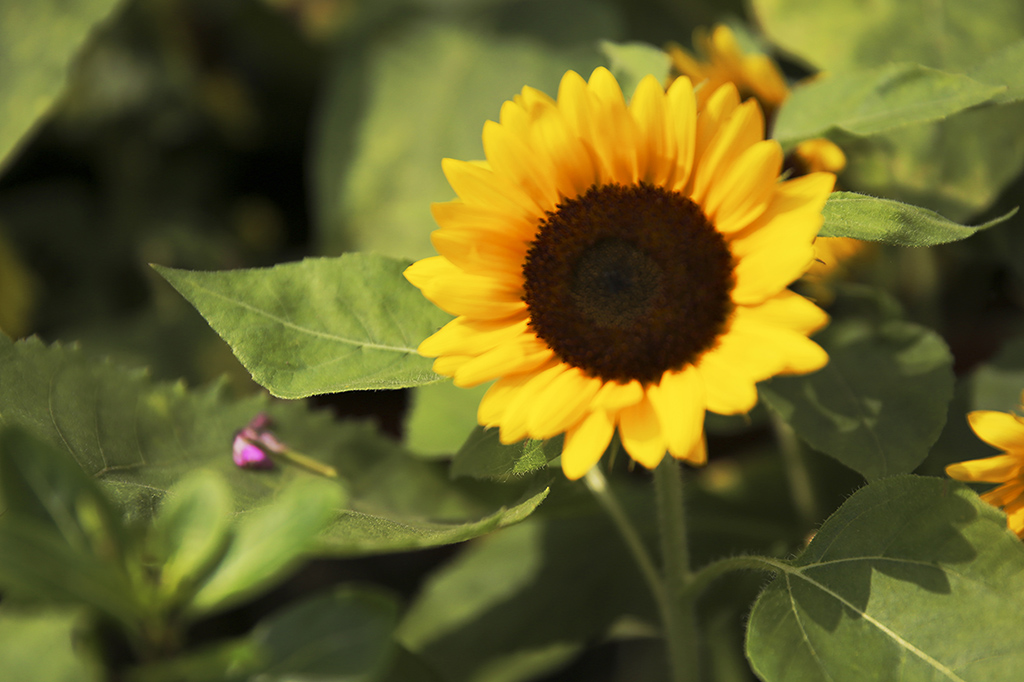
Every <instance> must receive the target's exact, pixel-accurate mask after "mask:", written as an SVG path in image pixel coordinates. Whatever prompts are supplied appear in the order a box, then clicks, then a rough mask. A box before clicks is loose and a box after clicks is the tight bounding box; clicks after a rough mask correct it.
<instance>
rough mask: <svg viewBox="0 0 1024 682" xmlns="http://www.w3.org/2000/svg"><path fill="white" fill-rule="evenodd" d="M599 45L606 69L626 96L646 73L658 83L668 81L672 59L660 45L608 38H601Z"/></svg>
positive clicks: (628, 95) (630, 93)
mask: <svg viewBox="0 0 1024 682" xmlns="http://www.w3.org/2000/svg"><path fill="white" fill-rule="evenodd" d="M600 47H601V52H602V53H604V56H605V57H607V59H608V70H609V71H611V72H612V74H614V75H615V79H616V80H617V81H619V85H620V86H621V87H622V92H623V94H625V96H626V97H627V98H628V97H631V96H632V94H633V91H634V90H636V86H637V85H639V84H640V81H642V80H643V79H644V77H645V76H647V75H652V76H654V77H655V78H657V79H658V82H659V83H662V84H664V83H667V82H668V76H669V68H670V67H671V66H672V59H671V58H670V57H669V56H668V53H667V52H665V50H663V49H661V48H660V47H655V46H654V45H651V44H649V43H642V42H631V43H613V42H612V41H610V40H602V41H601V43H600Z"/></svg>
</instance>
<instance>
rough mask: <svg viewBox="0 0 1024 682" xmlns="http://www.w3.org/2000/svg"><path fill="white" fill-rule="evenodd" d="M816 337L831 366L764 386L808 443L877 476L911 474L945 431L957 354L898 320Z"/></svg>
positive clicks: (853, 325)
mask: <svg viewBox="0 0 1024 682" xmlns="http://www.w3.org/2000/svg"><path fill="white" fill-rule="evenodd" d="M815 340H816V341H818V343H820V344H821V346H822V347H823V348H824V349H825V350H826V351H828V354H829V363H828V364H827V365H826V366H825V367H824V368H823V369H820V370H818V371H817V372H815V373H813V374H809V375H806V376H799V377H785V376H780V377H775V378H774V379H772V380H771V381H768V382H765V383H763V384H761V385H760V386H759V392H760V394H761V396H762V397H763V398H764V400H765V403H766V404H767V405H768V407H769V408H771V409H772V410H773V411H775V412H776V413H777V414H779V415H780V416H781V417H782V418H783V419H784V420H785V421H786V422H788V423H789V424H790V426H792V427H793V429H794V430H795V431H796V432H797V434H798V435H799V436H800V437H801V438H803V439H804V440H805V441H807V443H809V444H810V445H811V447H813V448H815V449H816V450H819V451H821V452H824V453H825V454H828V455H830V456H832V457H834V458H836V459H838V460H839V461H840V462H842V463H843V464H845V465H846V466H848V467H850V468H851V469H854V470H855V471H857V472H859V473H860V474H861V475H863V476H864V477H865V478H867V479H869V480H872V479H876V478H881V477H883V476H892V475H894V474H900V473H907V472H910V471H913V470H914V468H915V467H917V465H918V464H920V463H921V462H922V460H924V458H925V457H926V456H927V455H928V450H929V448H930V447H931V445H932V444H933V443H934V442H935V440H936V439H937V438H938V437H939V434H940V433H941V431H942V427H943V424H945V422H946V410H947V407H948V405H949V401H950V399H951V398H952V396H953V382H954V379H953V370H952V365H953V358H952V356H951V355H950V352H949V348H947V347H946V344H945V342H943V340H942V338H941V337H939V335H938V334H936V333H935V332H933V331H931V330H929V329H927V328H925V327H922V326H920V325H917V324H914V323H912V322H906V321H904V320H900V319H888V320H882V321H877V322H874V321H868V320H863V319H848V320H843V321H837V322H834V323H833V324H832V326H830V327H827V328H826V329H825V331H823V332H821V333H819V334H818V335H817V336H816V337H815Z"/></svg>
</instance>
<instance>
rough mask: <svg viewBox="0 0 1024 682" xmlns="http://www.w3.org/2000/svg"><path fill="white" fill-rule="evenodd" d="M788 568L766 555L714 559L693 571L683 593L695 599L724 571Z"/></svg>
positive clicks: (768, 570)
mask: <svg viewBox="0 0 1024 682" xmlns="http://www.w3.org/2000/svg"><path fill="white" fill-rule="evenodd" d="M787 568H789V566H788V564H785V563H783V562H781V561H779V560H778V559H773V558H771V557H766V556H758V555H745V556H734V557H729V558H728V559H719V560H718V561H714V562H712V563H710V564H708V565H706V566H704V567H703V568H701V569H700V570H699V571H697V572H695V573H694V574H693V575H692V578H691V579H690V582H689V583H688V584H687V586H686V590H685V595H684V596H686V597H688V598H690V599H696V598H697V597H699V596H700V595H701V593H703V592H704V590H705V589H707V586H708V585H710V584H711V583H712V582H713V581H714V580H716V579H718V578H720V577H721V576H723V575H725V574H726V573H731V572H733V571H767V572H769V573H780V572H782V571H785V570H786V569H787Z"/></svg>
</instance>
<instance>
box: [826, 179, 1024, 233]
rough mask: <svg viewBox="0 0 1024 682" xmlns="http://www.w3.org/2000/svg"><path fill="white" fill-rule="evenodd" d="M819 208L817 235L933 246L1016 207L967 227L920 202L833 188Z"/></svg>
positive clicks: (982, 227)
mask: <svg viewBox="0 0 1024 682" xmlns="http://www.w3.org/2000/svg"><path fill="white" fill-rule="evenodd" d="M822 212H823V213H824V215H825V224H824V225H823V226H822V228H821V231H820V232H819V233H818V236H821V237H853V238H854V239H863V240H865V241H873V242H882V243H883V244H893V245H895V246H933V245H935V244H946V243H949V242H955V241H959V240H961V239H966V238H967V237H970V236H971V235H973V234H976V233H977V232H980V231H981V230H985V229H988V228H990V227H992V226H994V225H998V224H999V223H1002V222H1004V221H1006V220H1009V219H1010V218H1011V217H1012V216H1013V215H1014V214H1015V213H1016V212H1017V209H1014V210H1012V211H1010V212H1009V213H1007V214H1006V215H1003V216H1000V217H999V218H996V219H994V220H990V221H989V222H987V223H984V224H982V225H977V226H975V227H968V226H966V225H960V224H958V223H955V222H953V221H952V220H948V219H946V218H943V217H942V216H941V215H939V214H938V213H936V212H934V211H929V210H928V209H925V208H921V207H920V206H911V205H910V204H904V203H902V202H899V201H894V200H892V199H879V198H878V197H869V196H865V195H863V194H855V193H854V192H833V193H832V195H831V196H830V197H829V199H828V202H826V204H825V209H824V210H823V211H822Z"/></svg>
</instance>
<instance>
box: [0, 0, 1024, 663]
mask: <svg viewBox="0 0 1024 682" xmlns="http://www.w3.org/2000/svg"><path fill="white" fill-rule="evenodd" d="M1022 8H1024V6H1022V5H1021V4H1020V3H1019V2H1017V0H985V2H982V3H979V2H976V0H944V1H943V2H941V3H938V6H937V7H936V5H935V3H921V2H904V1H903V0H880V1H879V2H875V3H871V4H870V6H868V5H864V4H863V3H850V2H847V1H846V0H814V1H813V2H812V1H811V0H753V1H752V2H751V3H749V6H745V5H743V4H742V3H740V2H726V3H719V2H711V1H710V0H708V1H706V2H702V1H695V2H683V1H681V0H645V1H644V2H632V1H630V0H383V1H381V0H224V1H222V2H205V1H204V0H121V1H120V2H111V1H110V0H40V1H38V2H31V3H26V2H22V1H21V0H0V172H2V175H0V329H2V330H3V332H4V333H0V509H2V510H3V512H2V514H0V595H2V601H0V679H3V680H13V681H21V680H26V681H27V680H38V679H47V680H50V679H52V680H64V679H66V680H96V681H99V680H109V679H118V680H121V679H124V680H132V681H135V682H157V681H161V680H182V679H187V680H221V679H228V680H250V679H259V680H284V679H332V680H346V681H353V680H359V681H360V682H378V681H387V682H398V681H403V682H419V681H424V682H427V681H443V682H448V681H451V682H462V681H466V682H469V681H473V682H492V681H493V682H498V681H502V682H514V681H518V680H523V681H525V680H576V679H579V680H584V679H585V680H598V681H601V680H607V681H609V682H612V681H614V682H619V681H622V682H625V681H629V682H647V681H650V682H655V681H658V680H663V679H666V675H667V672H666V669H665V663H664V651H663V646H662V644H661V640H660V639H659V633H658V623H657V610H656V607H655V604H653V602H652V600H651V596H650V595H649V594H648V592H647V590H646V588H645V585H644V584H643V580H642V577H641V575H640V574H639V573H638V571H637V569H636V567H635V566H634V565H633V563H632V561H631V559H630V557H629V555H628V553H627V550H626V547H625V545H623V543H622V541H621V540H620V539H619V537H618V536H617V535H616V533H615V529H614V527H613V526H612V525H611V523H610V522H609V521H608V519H607V518H606V517H605V516H604V514H603V513H602V511H601V509H600V508H599V506H598V505H597V504H596V503H595V502H594V501H593V499H591V497H590V496H589V495H588V493H587V491H586V490H585V489H583V488H582V486H581V485H579V484H571V483H569V482H567V481H565V480H564V479H563V478H562V477H561V475H560V473H559V472H558V465H557V461H556V459H555V458H557V456H558V453H559V451H560V445H561V444H560V442H559V441H558V440H557V439H556V440H554V441H550V442H548V443H541V442H536V441H526V442H524V443H519V444H514V445H511V446H505V445H501V444H500V443H499V442H498V441H497V438H496V436H495V434H494V432H492V431H484V430H483V429H480V428H478V427H476V425H475V410H476V405H477V403H478V401H479V396H480V395H481V390H482V389H478V390H473V391H466V390H462V389H456V388H454V387H453V386H452V385H451V384H450V382H447V381H444V380H443V378H442V377H439V376H437V375H436V374H434V373H433V372H432V371H431V370H430V362H429V361H428V360H425V359H423V358H420V357H418V356H417V355H416V354H415V348H416V346H417V344H418V343H419V341H420V340H421V339H422V338H424V337H425V336H427V335H429V334H430V333H431V332H432V331H433V330H434V329H436V328H437V327H439V326H440V325H442V324H444V322H445V321H446V320H447V319H448V316H447V315H446V314H445V313H443V312H441V311H439V310H437V309H436V308H435V307H433V306H432V305H430V304H429V303H427V302H426V301H425V300H423V299H422V297H421V296H420V295H419V294H418V292H417V291H416V290H415V289H413V288H412V287H411V286H410V285H408V284H407V283H406V282H405V280H404V279H403V278H401V276H400V272H401V270H402V269H403V268H404V267H405V265H406V264H407V263H408V262H409V261H410V260H411V259H416V258H420V257H423V256H427V255H431V254H432V253H433V250H432V247H431V246H430V241H429V233H430V231H431V230H432V229H433V228H434V224H433V221H432V218H431V216H430V210H429V205H430V203H431V202H432V201H444V200H447V199H449V198H451V195H452V193H451V190H450V188H449V187H448V185H447V183H446V182H445V180H444V177H443V175H442V173H441V170H440V168H441V166H440V161H441V159H442V158H443V157H446V156H449V157H455V158H463V159H474V158H480V157H481V156H482V153H483V152H482V145H481V141H480V131H481V129H482V125H483V122H484V121H485V120H486V119H494V118H496V116H497V113H498V109H499V107H500V105H501V102H503V101H504V100H506V99H508V98H510V97H512V96H513V95H514V94H515V93H516V92H518V91H519V90H520V89H521V88H522V87H523V86H524V85H531V86H534V87H538V88H540V89H542V90H545V91H547V92H549V93H554V92H555V89H556V88H557V84H558V80H559V78H560V77H561V75H562V74H563V73H564V72H565V71H566V70H567V69H575V70H578V71H579V72H580V73H583V74H584V75H587V74H589V72H590V71H591V70H592V69H593V68H594V67H596V66H598V65H608V66H609V67H610V68H612V69H613V71H615V73H616V75H617V76H618V77H619V78H620V82H622V83H623V84H624V88H625V89H626V90H627V95H628V92H629V90H630V89H631V86H630V85H628V84H629V83H635V82H638V80H639V78H640V77H642V76H643V75H645V74H647V73H655V74H656V75H657V76H658V77H659V78H664V77H665V76H666V75H667V69H668V64H667V61H666V59H665V57H664V55H663V54H662V53H661V52H660V51H659V50H658V49H657V48H658V47H660V46H663V45H665V44H666V43H668V42H670V41H671V42H679V43H682V44H684V45H688V44H689V41H690V35H691V33H692V31H693V30H694V29H695V28H697V27H698V26H708V25H711V24H713V23H715V22H718V21H728V22H730V23H731V24H732V25H734V27H735V28H736V30H737V32H738V34H739V35H740V38H741V40H743V41H744V42H745V44H748V45H752V46H759V47H760V49H764V50H768V51H771V52H773V54H775V56H777V57H779V58H780V59H781V60H782V63H783V65H784V67H785V69H786V72H787V74H788V75H789V76H790V77H791V78H792V79H793V80H794V81H796V80H798V79H799V78H801V77H803V76H805V75H807V74H810V73H816V72H818V71H824V72H826V73H827V77H824V78H820V79H817V80H809V81H805V82H803V83H801V84H799V85H797V86H796V87H795V89H794V91H793V94H792V96H791V97H790V99H789V101H788V102H787V103H786V104H785V105H784V106H783V107H782V109H781V110H780V112H779V115H778V118H777V120H776V122H775V128H774V131H775V135H776V136H777V137H778V139H779V140H780V142H782V143H783V145H784V146H786V147H787V148H788V147H791V146H792V145H794V144H796V143H797V142H799V141H801V140H803V139H806V138H809V137H814V136H827V137H829V138H830V139H832V140H834V141H835V142H836V143H838V144H839V145H840V146H841V147H842V148H843V149H844V151H845V152H846V154H847V157H848V159H849V165H848V167H847V169H846V170H845V171H844V172H843V173H842V174H841V176H840V178H839V183H840V188H841V189H842V190H843V191H841V192H837V193H836V194H834V195H833V197H832V198H831V199H830V200H829V203H828V205H827V206H826V209H825V217H826V220H825V226H824V227H823V230H822V235H823V236H852V237H857V238H861V239H866V240H870V241H873V242H877V245H876V246H875V250H874V251H873V252H872V253H871V254H870V255H869V256H866V257H864V258H862V259H861V260H859V261H854V262H853V263H852V264H851V266H850V268H849V270H848V272H847V273H846V279H845V281H833V282H829V283H825V284H824V285H818V287H817V288H814V287H813V285H811V284H809V283H808V284H805V285H799V286H804V287H805V288H804V291H805V293H808V294H809V295H812V296H814V297H815V298H818V300H819V301H820V302H821V303H822V305H827V306H828V309H829V312H830V314H831V315H832V318H833V323H832V324H831V326H830V327H828V328H827V329H826V330H825V331H824V332H822V333H821V334H820V335H819V336H818V337H817V340H818V341H819V342H820V343H821V344H822V345H823V346H824V347H825V348H826V349H827V350H828V351H829V354H830V356H831V358H832V362H831V364H830V365H829V366H828V367H827V368H826V369H825V370H824V371H822V372H819V373H817V374H815V375H812V376H809V377H786V378H777V379H775V380H772V381H769V382H766V383H764V384H763V385H761V386H760V387H759V391H760V395H761V398H762V403H763V406H759V408H758V409H756V410H755V411H754V412H753V413H752V414H751V415H749V417H747V418H719V417H715V416H713V415H712V416H710V417H709V420H708V435H709V449H710V452H711V458H712V462H711V464H710V465H709V466H708V467H707V468H706V469H703V470H700V471H693V472H690V475H689V478H688V480H687V493H688V508H689V512H690V519H689V522H690V542H691V551H692V554H693V557H694V560H695V565H696V567H697V568H698V569H699V568H700V567H702V566H706V567H711V568H708V569H707V571H706V572H705V573H701V572H700V571H699V570H698V574H697V575H698V580H705V578H706V581H707V582H706V586H709V592H708V593H707V595H706V596H705V597H704V598H703V600H702V601H701V602H700V613H699V618H700V625H701V631H702V633H703V637H704V642H703V644H702V645H701V648H700V656H701V661H702V664H703V667H704V670H705V673H706V677H707V679H714V680H728V681H731V680H751V679H755V677H757V678H760V679H764V680H770V681H773V682H774V681H781V680H794V681H803V680H837V681H838V680H857V681H859V680H866V679H879V680H881V679H899V680H986V681H991V680H996V681H999V680H1006V681H1007V682H1012V681H1014V680H1016V679H1018V677H1017V676H1018V675H1019V670H1021V669H1022V666H1024V661H1022V660H1021V653H1020V652H1021V651H1024V646H1021V645H1022V644H1024V636H1022V635H1021V634H1020V632H1019V630H1020V628H1019V621H1020V613H1021V611H1022V607H1024V604H1022V603H1021V599H1022V597H1021V595H1022V594H1024V591H1022V586H1021V585H1020V576H1021V575H1024V549H1022V545H1021V543H1020V542H1019V541H1018V540H1017V539H1016V538H1015V537H1014V536H1013V535H1012V534H1011V533H1009V532H1008V531H1006V529H1005V527H1004V518H1003V516H1002V514H1001V513H1000V512H998V511H997V510H995V509H992V508H990V507H988V506H986V505H984V504H983V503H981V502H980V501H979V499H978V497H977V495H976V494H975V492H974V491H972V490H971V489H969V488H968V487H966V486H963V485H960V484H956V483H953V482H951V481H948V480H944V479H942V478H941V477H942V476H943V473H942V472H943V467H944V465H945V464H948V463H949V462H953V461H959V460H966V459H971V458H977V457H984V456H988V455H990V454H992V450H991V448H988V447H987V446H986V445H984V444H983V443H981V442H980V441H979V440H978V439H977V438H975V437H974V436H973V434H972V433H971V432H970V430H969V429H968V427H967V425H966V420H965V418H964V415H965V413H966V412H967V411H969V410H971V409H998V410H1012V409H1014V408H1015V407H1017V406H1018V405H1019V401H1020V394H1021V389H1022V388H1024V334H1022V331H1024V326H1022V322H1024V315H1022V308H1024V286H1022V283H1024V265H1022V264H1024V238H1022V237H1021V234H1022V230H1024V224H1022V222H1024V220H1022V218H1021V216H1020V215H1019V214H1016V213H1015V211H1016V207H1018V206H1019V205H1020V203H1021V196H1022V192H1021V190H1022V180H1021V171H1022V168H1024V103H1022V102H1021V100H1022V99H1024V76H1022V74H1024V9H1022ZM924 247H928V248H924ZM343 254H344V255H343ZM151 263H152V264H155V265H156V266H157V267H156V268H155V269H153V268H151V267H150V265H149V264H151ZM822 287H823V288H822ZM197 311H198V313H197ZM204 318H205V319H204ZM211 328H212V330H211ZM218 335H219V337H218ZM380 389H388V390H380ZM323 394H331V395H327V396H324V395H323ZM282 398H286V399H290V400H282ZM259 413H265V414H267V415H269V416H270V417H271V418H272V420H273V422H274V427H273V429H274V433H275V434H276V435H277V436H278V437H279V438H280V439H281V440H282V441H284V442H285V443H287V444H288V445H289V446H290V447H292V448H293V449H294V450H296V451H299V452H301V453H303V454H305V455H307V456H309V457H312V458H314V459H316V460H318V461H320V462H323V463H326V464H329V465H330V466H332V467H334V469H335V470H336V471H337V473H338V476H337V477H336V478H326V477H322V476H317V475H314V474H312V473H310V472H309V471H308V470H306V469H303V468H302V467H300V466H295V465H292V464H288V463H281V462H279V463H278V466H276V467H275V468H274V469H273V470H271V471H261V472H254V471H249V470H242V469H239V468H237V467H235V466H234V465H233V464H232V462H231V459H230V449H231V442H232V437H233V435H234V433H235V432H236V431H237V430H238V429H241V428H242V427H243V426H245V425H246V424H247V423H248V422H249V421H250V420H251V419H252V418H253V417H254V416H255V415H257V414H259ZM783 451H786V452H783ZM783 455H785V456H783ZM794 455H795V457H796V458H797V462H798V464H800V471H802V472H803V474H802V475H803V477H804V479H802V482H801V480H797V479H795V478H794V477H793V473H792V466H793V460H792V459H789V460H787V459H786V457H790V458H792V457H793V456H794ZM624 459H625V458H624V457H622V456H620V457H619V458H618V459H616V460H615V461H613V462H612V463H611V465H610V468H609V471H608V474H607V475H608V477H609V479H610V481H611V485H612V488H613V489H614V490H615V493H616V495H618V497H619V498H620V500H621V501H622V503H623V506H624V508H625V510H626V513H627V514H628V516H629V517H630V518H631V519H632V520H633V522H634V523H635V525H636V526H637V528H638V529H639V530H640V533H641V535H642V536H643V539H644V540H645V541H647V542H649V543H650V544H651V545H652V546H653V545H655V544H656V541H655V536H656V523H655V510H654V506H653V500H652V494H651V490H650V485H649V481H648V480H647V476H646V474H645V472H643V471H636V470H633V469H632V468H631V467H630V466H629V463H628V462H626V461H623V460H624ZM799 491H803V492H802V493H801V492H799ZM855 491H856V492H855ZM812 534H813V539H810V540H809V539H808V538H809V537H810V536H811V535H812ZM753 555H757V556H759V558H757V559H756V560H754V559H750V562H751V563H749V565H748V564H744V563H743V561H746V560H747V558H748V557H750V556H753ZM715 561H723V562H728V561H734V562H736V563H735V565H736V567H738V568H743V569H747V568H754V569H757V570H760V571H767V572H768V573H769V574H771V575H772V576H773V577H772V579H771V582H770V583H767V586H766V583H765V579H764V573H757V574H753V573H752V574H746V573H731V574H730V575H729V576H727V577H724V578H721V579H720V580H718V581H717V582H714V583H712V578H717V574H716V573H714V571H716V570H718V569H716V568H713V567H714V566H723V565H726V564H725V563H722V564H715V563H714V562H715ZM730 565H731V564H730ZM702 576H703V577H702ZM702 585H704V583H702ZM762 588H765V589H763V590H762ZM752 604H753V606H751V605H752ZM893 671H895V672H893Z"/></svg>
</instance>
